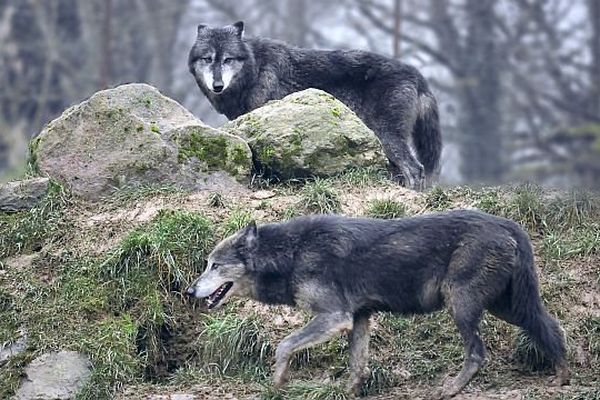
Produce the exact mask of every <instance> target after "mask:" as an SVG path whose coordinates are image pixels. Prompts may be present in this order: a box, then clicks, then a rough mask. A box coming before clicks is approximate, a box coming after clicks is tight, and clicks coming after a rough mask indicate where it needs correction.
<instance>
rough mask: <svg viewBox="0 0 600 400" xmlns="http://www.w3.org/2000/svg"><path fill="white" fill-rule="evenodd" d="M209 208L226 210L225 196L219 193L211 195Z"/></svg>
mask: <svg viewBox="0 0 600 400" xmlns="http://www.w3.org/2000/svg"><path fill="white" fill-rule="evenodd" d="M208 206H209V207H212V208H225V207H226V206H227V201H226V199H225V196H223V195H222V194H221V193H219V192H214V193H211V194H210V196H208Z"/></svg>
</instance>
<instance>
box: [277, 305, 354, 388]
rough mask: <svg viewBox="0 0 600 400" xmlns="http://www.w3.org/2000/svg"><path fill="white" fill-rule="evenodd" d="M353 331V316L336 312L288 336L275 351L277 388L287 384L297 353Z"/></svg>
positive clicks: (321, 316)
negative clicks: (340, 333) (342, 333)
mask: <svg viewBox="0 0 600 400" xmlns="http://www.w3.org/2000/svg"><path fill="white" fill-rule="evenodd" d="M351 329H352V314H351V313H347V312H336V313H327V314H319V315H317V316H316V317H314V318H313V319H312V320H311V321H310V322H309V323H308V324H307V325H306V326H305V327H304V328H302V329H300V330H298V331H296V332H293V333H292V334H290V335H289V336H286V337H285V339H283V340H282V341H281V343H280V344H279V346H277V350H276V351H275V374H274V376H273V381H274V384H275V387H277V388H281V387H282V386H283V385H285V383H286V382H287V379H288V368H289V365H290V359H291V357H292V355H293V354H294V353H295V352H297V351H299V350H302V349H306V348H309V347H312V346H315V345H317V344H320V343H324V342H326V341H328V340H329V339H331V338H332V337H333V336H335V335H336V334H337V333H339V332H342V331H350V330H351Z"/></svg>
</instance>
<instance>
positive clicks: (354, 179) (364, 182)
mask: <svg viewBox="0 0 600 400" xmlns="http://www.w3.org/2000/svg"><path fill="white" fill-rule="evenodd" d="M335 180H336V182H339V183H340V184H342V185H344V186H349V187H352V188H365V187H368V186H373V185H377V184H380V183H384V182H389V173H388V172H387V171H385V170H381V169H378V168H373V167H368V168H352V169H350V170H348V171H346V172H344V173H343V174H341V175H340V176H339V177H336V178H335Z"/></svg>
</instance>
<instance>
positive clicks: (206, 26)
mask: <svg viewBox="0 0 600 400" xmlns="http://www.w3.org/2000/svg"><path fill="white" fill-rule="evenodd" d="M206 28H208V25H206V24H200V25H198V35H200V34H201V33H202V32H203V31H204V30H206Z"/></svg>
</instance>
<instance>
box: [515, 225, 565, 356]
mask: <svg viewBox="0 0 600 400" xmlns="http://www.w3.org/2000/svg"><path fill="white" fill-rule="evenodd" d="M517 229H518V232H515V235H514V236H513V237H514V238H515V239H516V241H517V257H518V259H517V264H516V265H515V268H514V270H513V276H512V298H511V300H512V301H511V315H512V318H513V319H514V322H515V323H516V324H517V325H519V326H520V327H522V328H523V329H524V330H525V332H526V333H527V335H528V336H529V337H530V339H531V340H532V341H533V343H534V345H535V346H536V348H537V349H539V350H541V352H542V353H543V354H544V355H545V356H546V358H547V359H548V361H550V362H551V363H552V364H553V365H565V363H566V361H565V360H566V345H565V335H564V331H563V329H562V328H561V327H560V325H559V324H558V322H557V320H556V319H555V318H554V317H552V316H551V315H550V314H549V313H548V311H547V310H546V307H545V306H544V304H543V303H542V299H541V297H540V291H539V283H538V279H537V275H536V271H535V265H534V259H533V250H532V248H531V243H530V241H529V239H528V237H527V234H526V233H525V232H523V231H522V230H521V228H520V227H519V228H517Z"/></svg>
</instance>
